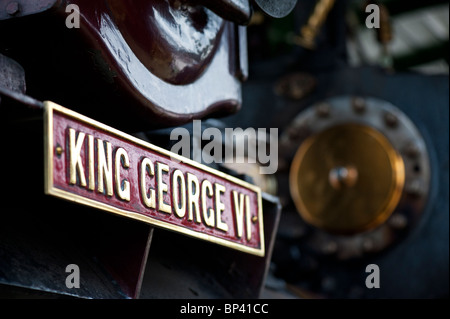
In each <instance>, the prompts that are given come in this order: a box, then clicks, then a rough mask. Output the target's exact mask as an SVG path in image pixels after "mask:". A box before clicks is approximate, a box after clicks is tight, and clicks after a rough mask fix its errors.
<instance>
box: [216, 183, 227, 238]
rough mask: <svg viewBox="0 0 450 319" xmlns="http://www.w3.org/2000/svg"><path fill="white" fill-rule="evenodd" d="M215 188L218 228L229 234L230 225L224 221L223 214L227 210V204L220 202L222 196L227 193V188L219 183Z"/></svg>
mask: <svg viewBox="0 0 450 319" xmlns="http://www.w3.org/2000/svg"><path fill="white" fill-rule="evenodd" d="M214 186H215V192H214V195H215V202H216V227H217V228H218V229H220V230H222V231H224V232H228V225H227V224H226V223H224V222H223V221H222V212H223V211H224V210H225V204H224V203H222V201H221V200H220V195H221V194H223V193H225V191H226V189H225V186H223V185H220V184H218V183H215V184H214Z"/></svg>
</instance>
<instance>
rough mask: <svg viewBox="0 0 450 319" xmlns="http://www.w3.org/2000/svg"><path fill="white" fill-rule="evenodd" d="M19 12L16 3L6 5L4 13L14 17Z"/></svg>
mask: <svg viewBox="0 0 450 319" xmlns="http://www.w3.org/2000/svg"><path fill="white" fill-rule="evenodd" d="M19 11H20V7H19V3H18V2H16V1H13V2H10V3H8V4H7V5H6V13H8V14H9V15H12V16H13V15H16V14H17V13H19Z"/></svg>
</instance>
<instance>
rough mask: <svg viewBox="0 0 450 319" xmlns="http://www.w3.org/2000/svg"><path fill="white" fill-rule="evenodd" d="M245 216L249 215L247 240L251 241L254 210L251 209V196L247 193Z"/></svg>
mask: <svg viewBox="0 0 450 319" xmlns="http://www.w3.org/2000/svg"><path fill="white" fill-rule="evenodd" d="M245 216H246V217H247V219H246V223H247V240H248V241H250V240H251V239H252V223H251V219H252V212H251V211H250V196H248V195H245Z"/></svg>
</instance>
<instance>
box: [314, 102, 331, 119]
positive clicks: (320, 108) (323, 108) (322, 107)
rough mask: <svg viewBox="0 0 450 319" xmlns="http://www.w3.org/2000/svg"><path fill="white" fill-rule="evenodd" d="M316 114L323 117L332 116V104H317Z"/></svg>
mask: <svg viewBox="0 0 450 319" xmlns="http://www.w3.org/2000/svg"><path fill="white" fill-rule="evenodd" d="M316 114H317V116H319V117H322V118H324V117H328V116H330V105H328V104H327V103H320V104H319V105H317V106H316Z"/></svg>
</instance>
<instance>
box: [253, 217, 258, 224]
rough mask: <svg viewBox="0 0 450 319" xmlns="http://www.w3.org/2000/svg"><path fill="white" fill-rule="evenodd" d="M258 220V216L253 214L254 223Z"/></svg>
mask: <svg viewBox="0 0 450 319" xmlns="http://www.w3.org/2000/svg"><path fill="white" fill-rule="evenodd" d="M257 221H258V216H253V217H252V222H253V224H255V223H256V222H257Z"/></svg>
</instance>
